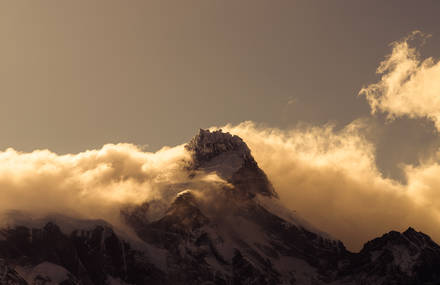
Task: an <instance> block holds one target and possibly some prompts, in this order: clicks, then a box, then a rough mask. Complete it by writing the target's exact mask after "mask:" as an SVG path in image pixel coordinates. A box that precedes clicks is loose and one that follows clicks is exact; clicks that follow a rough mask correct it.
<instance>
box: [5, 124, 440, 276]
mask: <svg viewBox="0 0 440 285" xmlns="http://www.w3.org/2000/svg"><path fill="white" fill-rule="evenodd" d="M186 148H187V150H188V151H190V152H191V154H192V156H193V162H192V163H193V164H192V166H191V167H190V169H188V173H189V175H188V177H189V178H188V179H189V181H190V180H191V179H193V178H192V176H191V172H197V171H199V172H204V173H211V172H215V173H216V174H217V175H218V176H219V177H221V178H222V179H224V180H225V181H227V182H228V183H229V184H231V185H232V189H231V187H229V188H228V187H216V188H215V191H214V192H212V191H211V192H212V193H211V192H210V194H209V197H208V198H207V197H206V196H205V195H204V193H203V192H201V191H194V190H191V189H190V187H189V188H188V189H187V190H184V191H181V192H180V193H179V194H178V195H176V196H175V197H174V200H173V201H172V202H171V203H169V204H167V206H168V208H167V210H166V211H165V213H164V214H163V215H161V216H160V217H159V218H157V219H150V218H149V211H150V210H151V207H152V205H151V202H148V201H145V202H144V203H142V204H140V205H139V206H130V207H127V208H124V209H122V210H121V217H122V218H123V220H124V221H125V224H126V225H127V226H128V227H129V228H130V229H131V230H132V231H133V232H134V233H133V234H134V235H135V236H136V240H137V241H136V242H134V241H133V240H131V239H130V241H127V240H128V238H127V240H124V238H122V237H121V236H118V235H117V234H116V233H115V231H114V230H113V229H112V228H111V227H110V226H103V225H96V226H94V227H91V228H90V227H87V228H78V229H76V230H73V231H71V232H69V233H67V232H63V231H61V229H60V227H59V226H58V225H57V224H55V223H53V222H49V223H47V224H45V225H44V226H43V227H30V226H20V225H16V226H14V227H7V228H4V229H1V230H0V284H20V285H21V284H23V285H24V284H47V285H49V284H64V285H68V284H87V285H92V284H94V285H98V284H99V285H101V284H205V285H206V284H225V285H229V284H234V285H240V284H257V285H259V284H261V285H263V284H264V285H266V284H299V285H302V284H310V285H318V284H333V285H336V284H353V285H355V284H362V285H363V284H379V285H386V284H440V246H438V245H437V244H436V243H435V242H433V241H432V240H431V239H430V238H429V237H428V236H427V235H425V234H423V233H421V232H417V231H415V230H414V229H412V228H409V229H408V230H407V231H405V232H403V233H399V232H395V231H392V232H389V233H387V234H385V235H383V236H382V237H380V238H376V239H374V240H372V241H369V242H367V243H366V244H365V245H364V247H363V249H362V250H361V251H360V252H359V253H351V252H349V251H347V250H346V248H345V247H344V245H343V244H342V242H340V241H338V240H334V239H332V238H329V237H328V236H327V235H325V234H323V233H319V232H317V231H316V230H312V229H310V228H309V227H308V226H306V225H303V224H302V223H301V222H299V221H297V220H295V219H294V218H292V217H290V216H285V215H283V214H281V212H277V211H276V209H277V207H281V205H279V204H270V205H272V206H270V205H269V204H266V203H275V202H276V200H277V198H276V197H277V195H276V193H275V191H274V189H273V188H272V185H271V184H270V182H269V180H268V179H267V176H266V175H265V174H264V172H263V171H262V170H261V169H260V168H259V167H258V164H257V163H256V162H255V160H254V158H253V157H252V155H251V152H250V150H249V148H248V147H247V146H246V144H245V143H244V142H243V141H242V140H241V139H240V138H238V137H236V136H232V135H230V134H227V133H226V134H225V133H223V132H221V131H216V132H209V131H204V130H201V131H200V133H199V134H198V135H197V136H196V137H195V138H194V139H193V140H192V141H191V142H190V143H189V144H188V145H187V146H186ZM188 185H191V183H188ZM179 189H180V188H179ZM273 205H275V206H273ZM277 213H279V214H277ZM139 244H140V245H141V246H140V245H139Z"/></svg>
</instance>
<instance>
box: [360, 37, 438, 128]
mask: <svg viewBox="0 0 440 285" xmlns="http://www.w3.org/2000/svg"><path fill="white" fill-rule="evenodd" d="M427 37H428V36H427V35H424V34H423V33H421V32H419V31H415V32H412V33H411V34H410V35H409V36H408V37H405V38H404V39H402V40H401V41H398V42H394V43H392V47H393V49H392V53H391V54H390V55H389V56H387V57H386V59H385V60H384V61H382V62H381V63H380V65H379V67H378V68H377V71H376V72H377V73H378V74H380V75H382V77H381V80H380V81H379V82H377V83H374V84H371V85H369V86H367V87H365V88H363V89H362V90H361V91H360V93H359V94H361V95H365V97H366V99H367V101H368V103H369V104H370V106H371V112H372V113H373V114H374V113H376V112H384V113H387V115H388V118H389V119H394V118H396V117H401V116H408V117H410V118H427V119H429V120H431V121H433V122H434V124H435V126H436V128H437V130H438V131H440V80H439V78H440V62H439V61H436V60H435V59H433V58H432V57H429V58H426V59H424V60H422V59H421V58H420V54H419V53H418V51H417V49H416V48H414V47H411V46H410V44H411V43H412V42H414V41H416V40H421V41H422V43H423V42H424V40H425V39H426V38H427Z"/></svg>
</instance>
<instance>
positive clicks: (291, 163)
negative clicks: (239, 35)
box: [222, 121, 440, 249]
mask: <svg viewBox="0 0 440 285" xmlns="http://www.w3.org/2000/svg"><path fill="white" fill-rule="evenodd" d="M365 127H366V126H365V125H364V123H363V122H362V121H355V122H353V123H351V124H350V125H348V126H346V127H345V128H344V129H343V130H340V131H336V130H335V129H334V127H333V126H331V125H327V126H322V127H305V128H296V129H292V130H279V129H275V128H267V127H266V128H264V127H258V126H257V125H256V124H254V123H252V122H245V123H242V124H239V125H236V126H231V125H228V126H225V127H222V128H223V129H225V130H227V131H229V132H231V133H233V134H236V135H239V136H240V137H242V138H243V139H244V141H245V142H247V143H248V145H249V147H250V148H251V150H252V153H253V155H254V157H255V159H256V160H257V161H258V163H259V165H260V167H261V168H262V169H263V170H264V171H265V172H266V173H267V174H268V176H269V178H270V179H271V181H272V183H273V184H274V187H275V189H276V191H277V192H278V193H279V195H280V200H281V202H282V203H284V204H285V205H286V206H287V207H289V208H290V209H293V210H296V211H297V212H298V213H299V215H301V216H303V217H304V218H306V219H307V220H308V221H310V222H311V223H312V224H314V225H315V226H316V227H317V228H319V229H321V230H324V231H327V232H328V233H330V234H332V235H333V236H335V237H336V238H339V239H341V240H342V241H344V243H345V244H346V245H347V246H348V247H349V248H351V249H359V248H360V246H361V245H362V244H363V243H364V242H366V241H367V240H368V239H371V238H374V237H377V236H378V235H381V234H383V233H385V232H388V231H390V230H393V229H394V230H405V229H406V228H407V227H409V226H413V227H416V228H417V229H419V230H422V231H424V232H426V233H428V234H430V235H431V236H432V237H433V238H435V239H436V240H437V241H440V227H439V224H440V193H438V191H437V189H438V185H440V164H439V163H437V162H434V161H430V162H426V163H422V164H421V165H420V166H417V167H415V166H412V165H407V166H405V167H404V171H405V175H406V176H407V179H408V183H407V184H401V183H400V182H398V181H395V180H392V179H387V178H384V177H383V175H382V174H381V173H380V171H379V170H378V169H377V167H376V163H375V155H374V153H375V148H374V145H372V144H371V143H370V142H369V141H367V140H366V139H365V138H364V137H363V135H362V133H363V130H364V128H365Z"/></svg>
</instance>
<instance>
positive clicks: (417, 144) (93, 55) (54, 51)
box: [0, 0, 440, 247]
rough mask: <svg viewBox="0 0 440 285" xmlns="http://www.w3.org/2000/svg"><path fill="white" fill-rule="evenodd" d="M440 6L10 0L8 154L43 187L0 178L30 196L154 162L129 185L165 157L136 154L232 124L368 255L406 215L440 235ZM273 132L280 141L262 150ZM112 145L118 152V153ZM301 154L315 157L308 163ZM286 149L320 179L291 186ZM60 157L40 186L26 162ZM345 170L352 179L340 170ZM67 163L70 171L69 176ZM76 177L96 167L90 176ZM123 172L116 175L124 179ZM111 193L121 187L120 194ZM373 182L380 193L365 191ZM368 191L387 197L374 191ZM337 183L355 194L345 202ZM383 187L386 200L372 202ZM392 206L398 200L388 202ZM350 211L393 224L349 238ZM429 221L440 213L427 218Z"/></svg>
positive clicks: (6, 33) (318, 219)
mask: <svg viewBox="0 0 440 285" xmlns="http://www.w3.org/2000/svg"><path fill="white" fill-rule="evenodd" d="M439 8H440V2H438V1H402V0H392V1H376V0H371V1H370V0H369V1H359V0H351V1H341V0H333V1H315V0H307V1H259V0H256V1H251V0H243V1H167V0H162V1H134V0H133V1H129V2H127V1H113V0H107V1H104V0H103V1H95V0H90V1H89V0H88V1H84V0H78V1H39V0H34V1H21V0H17V1H1V2H0V43H1V44H0V63H1V64H0V130H1V132H0V138H1V139H0V150H6V149H7V148H13V149H14V150H10V151H9V152H8V151H2V152H1V153H0V156H4V159H5V160H8V161H12V162H13V163H12V164H15V165H20V167H21V168H19V169H24V170H23V171H22V172H21V171H17V172H18V173H17V174H16V175H17V177H16V179H18V180H19V179H23V178H25V181H27V182H26V183H29V184H26V183H24V182H23V183H24V184H23V183H21V182H20V183H19V184H14V183H18V182H16V181H15V180H14V181H15V182H14V183H12V182H11V181H10V179H12V178H10V177H6V174H4V175H0V176H1V177H0V184H1V185H3V186H5V185H6V186H7V187H10V189H14V190H11V191H18V192H10V193H22V191H24V190H23V189H27V187H28V186H29V185H34V184H33V183H35V185H38V187H40V188H41V185H46V186H47V185H48V183H49V182H50V183H55V184H54V185H58V184H56V183H59V181H62V180H63V178H65V177H66V175H67V177H74V179H73V178H72V179H71V180H72V181H74V184H75V187H74V188H75V189H76V188H80V186H78V185H83V184H84V183H89V181H90V180H89V179H91V178H90V177H93V175H94V174H93V175H92V176H90V177H89V175H90V173H89V172H87V171H88V170H89V169H95V170H96V171H97V173H98V172H99V175H103V177H104V178H105V177H107V178H108V177H110V176H111V175H110V176H108V174H105V173H107V172H106V171H104V172H103V173H104V174H102V173H101V172H100V171H103V170H102V169H101V168H100V166H99V161H101V160H102V159H104V160H106V159H110V161H114V159H116V160H117V161H121V157H125V155H128V157H129V158H130V159H131V158H132V157H137V158H139V157H141V158H139V159H141V160H142V161H143V162H142V163H140V162H139V163H134V164H133V165H134V166H133V165H132V164H130V163H128V165H129V166H128V168H127V169H128V170H127V173H129V175H128V174H127V175H128V176H130V175H134V176H135V177H138V176H139V175H140V174H139V172H138V171H134V172H133V169H137V168H138V167H141V166H140V165H144V164H145V163H147V162H145V161H149V158H148V157H149V155H152V154H149V155H145V154H137V153H138V152H141V151H140V150H139V149H137V148H136V147H134V146H133V145H137V146H142V150H147V151H149V152H151V153H154V152H155V151H157V150H159V149H160V148H161V147H162V146H176V145H181V144H182V143H185V142H187V141H189V139H190V138H191V137H192V136H194V135H195V134H196V132H197V131H198V129H199V128H209V127H212V126H218V127H225V126H226V129H228V130H231V132H235V133H237V134H241V135H242V137H243V138H244V139H245V141H249V144H250V146H251V150H252V151H253V152H254V153H255V156H256V159H257V161H259V163H260V164H261V165H262V167H263V169H264V170H265V171H266V172H267V173H268V175H269V178H271V179H272V180H274V184H275V185H276V186H278V187H279V188H280V189H281V190H280V191H281V192H282V193H285V195H284V196H285V197H287V198H286V199H287V200H289V199H290V200H289V201H295V199H297V200H298V201H302V202H303V203H302V204H299V203H291V207H292V208H295V209H299V208H300V210H301V211H302V212H304V213H306V218H310V219H311V220H312V222H315V223H316V224H317V225H318V226H323V227H324V228H325V230H328V231H329V232H330V233H336V234H337V236H338V235H339V236H342V237H344V238H345V240H350V239H352V240H354V239H355V240H356V241H355V242H352V244H353V246H354V247H355V246H358V244H359V242H360V240H361V239H364V238H365V236H368V237H373V235H374V234H377V233H380V232H381V231H384V230H385V229H387V228H389V227H390V226H392V225H393V221H395V220H396V219H399V215H397V216H396V214H395V213H400V212H399V211H403V212H405V211H407V212H408V211H419V212H420V213H421V214H420V215H419V214H417V215H413V216H410V217H408V218H407V219H404V222H402V223H400V224H399V225H398V227H399V228H400V227H404V226H406V225H407V224H409V223H411V224H414V223H416V224H417V221H420V222H419V225H420V227H422V228H423V229H426V230H427V231H428V232H429V231H430V230H431V229H433V228H434V227H435V225H436V222H435V221H436V219H437V218H436V215H437V211H440V210H437V206H436V205H437V204H436V202H435V203H434V202H432V203H431V204H430V206H429V207H425V208H429V209H431V208H430V207H433V209H434V210H433V211H431V212H429V213H425V212H423V211H421V210H420V209H421V206H420V205H425V204H423V203H427V202H426V201H427V200H429V199H431V198H432V197H437V196H436V195H435V194H432V193H434V192H432V191H431V190H432V189H433V188H435V185H437V184H436V183H437V182H436V181H437V180H435V177H436V173H437V172H436V171H437V170H436V167H437V166H438V165H437V164H436V163H437V160H438V159H437V151H438V150H439V146H440V139H439V135H438V132H439V125H440V123H439V120H440V111H437V110H440V103H438V102H437V99H436V98H437V97H438V96H437V94H438V90H440V88H438V84H437V83H436V80H435V79H436V78H438V76H437V75H438V74H439V72H438V71H437V69H438V67H437V65H436V63H437V58H438V57H439V56H440V49H439V47H440V25H439V20H438V11H439ZM414 31H421V33H416V34H414ZM422 33H423V34H422ZM411 35H412V36H413V38H411ZM429 35H430V36H429ZM392 43H395V44H392ZM406 44H408V45H409V46H405V45H406ZM412 48H416V50H413V49H412ZM417 54H419V57H417ZM426 58H431V60H428V61H424V60H425V59H426ZM408 77H410V78H411V80H408ZM361 90H363V91H361ZM426 90H432V91H429V92H428V91H426ZM246 122H247V123H246ZM250 122H251V123H250ZM258 134H260V135H262V136H264V135H268V134H271V136H269V135H268V137H270V138H273V139H272V140H269V141H267V140H266V141H264V140H263V141H262V139H263V138H259V139H258V136H257V135H258ZM293 138H295V139H297V140H299V141H302V142H304V144H308V145H309V147H308V148H305V147H304V146H303V145H301V144H298V143H293V142H292V139H293ZM323 141H325V143H324V142H323ZM275 142H278V143H277V144H275ZM119 143H130V145H119ZM272 143H273V144H275V145H278V146H279V148H280V149H281V150H284V151H285V152H284V153H283V155H280V156H276V155H273V156H268V155H267V153H269V152H274V150H273V149H272V150H271V151H269V150H268V149H271V148H270V147H268V146H267V145H269V146H270V144H272ZM105 144H113V145H108V146H107V147H103V145H105ZM131 144H133V145H131ZM35 149H48V150H50V151H43V152H32V151H34V150H35ZM109 149H110V150H112V149H117V150H118V151H116V153H117V155H116V158H115V156H113V153H112V151H109ZM127 149H128V150H127ZM86 150H91V152H84V151H86ZM131 150H133V151H134V153H135V154H133V155H131V154H130V153H131ZM16 151H22V152H24V153H25V155H24V156H23V157H20V155H19V152H16ZM296 151H301V152H303V153H305V154H307V155H308V156H305V157H309V158H310V161H308V160H307V159H306V158H304V157H302V156H298V155H296V156H295V155H293V154H292V153H293V152H296ZM176 152H177V153H178V151H176ZM99 153H101V155H102V157H105V158H102V157H101V158H100V156H99V155H98V154H99ZM109 153H110V154H109ZM121 153H122V154H121ZM127 153H128V154H127ZM286 153H287V154H291V157H292V160H287V161H291V164H283V165H284V167H286V168H289V169H290V167H292V169H297V168H295V167H297V166H298V163H299V162H302V163H303V164H304V165H305V166H304V167H301V168H300V169H301V171H302V172H301V173H303V174H304V177H309V176H308V175H311V176H310V177H315V180H316V182H314V183H305V182H304V181H306V180H307V179H305V178H304V177H303V179H302V180H301V179H300V180H298V179H299V178H298V177H296V176H295V175H293V176H292V177H290V178H289V179H287V178H285V177H283V176H281V175H280V173H284V172H285V171H282V170H279V167H278V166H276V163H274V161H275V160H274V159H275V157H278V158H280V157H285V156H286ZM63 154H72V155H70V156H63ZM276 154H277V155H278V152H276ZM179 155H181V154H179ZM179 155H177V156H179ZM85 157H87V159H86V158H85ZM146 157H147V158H146ZM159 157H162V156H161V155H159ZM166 157H168V156H166ZM6 158H7V159H6ZM49 158H50V159H49ZM98 158H99V159H98ZM88 159H91V161H93V162H91V161H89V160H88ZM44 160H47V161H48V163H47V165H49V166H47V169H46V168H44V169H43V170H42V173H43V174H44V175H43V178H44V179H43V178H42V179H43V180H41V181H40V180H38V179H37V180H38V181H33V180H32V179H31V178H29V177H32V171H31V170H32V169H28V167H24V166H23V165H26V163H28V162H32V163H30V164H29V165H33V167H35V165H40V164H41V163H42V162H41V161H44ZM83 160H85V161H88V162H87V163H86V162H84V163H83V162H81V161H83ZM135 160H136V159H135ZM153 160H155V159H153ZM170 160H172V161H174V160H173V159H170ZM66 161H69V162H68V163H67V162H66ZM129 161H131V160H129ZM136 161H137V160H136ZM165 161H168V160H166V159H165ZM260 161H261V162H260ZM354 162H355V163H354ZM286 163H287V162H286ZM338 163H339V164H341V163H343V164H345V165H347V166H350V169H351V170H352V172H350V171H349V169H348V168H347V167H339V166H338V167H335V166H334V165H336V164H338ZM353 163H354V164H353ZM62 164H65V166H63V167H61V168H62V169H61V170H60V169H58V168H59V167H60V165H62ZM357 164H359V165H358V166H359V167H357V166H356V165H357ZM78 165H80V166H81V167H79V168H78ZM84 165H85V166H84ZM87 165H89V166H87ZM90 165H93V166H90ZM124 165H125V164H124ZM130 165H132V166H130ZM160 165H161V164H160ZM332 165H333V166H332ZM8 167H9V166H7V165H0V168H1V169H3V170H4V171H5V172H4V173H9V174H10V173H11V171H12V172H14V171H13V169H12V170H11V169H10V168H8ZM52 168H53V169H58V170H57V171H60V172H59V173H58V172H57V175H55V176H54V174H53V172H51V171H52V170H51V169H52ZM141 168H142V167H141ZM17 169H18V168H17ZM66 169H67V170H66ZM75 169H83V170H84V171H85V172H84V173H80V174H81V175H80V176H79V178H78V177H77V176H76V175H77V174H78V173H77V171H76V170H75ZM123 169H125V168H123ZM142 169H143V168H142ZM154 169H156V168H154ZM6 170H7V171H6ZM323 170H326V171H327V172H326V173H327V174H325V173H323ZM45 171H48V173H46V172H45ZM118 171H122V170H121V169H118ZM118 171H115V172H112V173H113V174H112V175H116V176H117V177H120V175H121V174H120V172H118ZM139 171H140V170H139ZM142 171H143V170H142ZM142 171H141V172H140V173H143V172H142ZM86 172H87V173H88V174H87V175H86V174H85V173H86ZM115 173H116V174H115ZM328 173H333V174H334V175H336V177H342V178H343V179H341V180H334V177H333V176H332V177H330V176H329V174H328ZM365 173H368V175H364V174H365ZM439 173H440V172H439ZM83 174H84V175H83ZM96 175H98V174H96ZM313 175H318V176H313ZM338 175H339V176H338ZM362 175H364V176H365V177H361V176H362ZM47 177H50V178H51V179H55V180H51V179H47ZM130 177H131V176H130ZM316 177H319V179H316ZM104 178H102V179H103V180H105V179H104ZM367 178H368V179H369V180H365V179H367ZM2 179H5V180H2ZM8 179H9V180H8ZM18 180H17V181H18ZM98 180H99V179H98ZM32 181H33V182H32ZM42 181H44V182H42ZM54 181H55V182H54ZM99 181H100V180H99ZM307 181H308V180H307ZM341 181H342V182H344V183H345V184H344V185H341V184H340V183H341ZM372 181H373V182H372ZM144 182H145V181H141V185H143V186H145V185H144V184H143V183H144ZM11 183H12V184H11ZM60 183H61V182H60ZM72 183H73V182H72ZM106 183H107V182H106ZM106 183H104V184H105V185H106V186H105V187H103V189H104V188H105V191H109V190H108V189H109V188H108V187H110V188H111V189H113V188H112V187H114V185H113V186H108V185H109V184H106ZM295 183H302V184H298V185H300V186H301V185H302V186H301V187H303V188H302V189H307V191H312V190H313V189H318V190H319V189H321V186H322V185H324V186H325V187H324V188H326V190H325V191H328V192H326V193H332V195H334V197H337V198H340V197H344V198H347V197H348V198H347V200H345V201H351V204H352V205H359V203H360V202H359V201H361V199H364V201H370V202H371V203H372V205H374V206H373V209H377V211H376V212H375V213H374V214H371V212H368V211H367V212H363V213H356V212H354V207H351V208H350V209H348V208H347V209H345V210H344V209H343V210H341V211H340V213H339V214H338V215H334V216H332V215H330V217H327V218H326V215H325V214H324V213H322V212H319V213H313V212H312V211H311V209H316V205H321V204H322V203H324V202H325V201H328V199H327V200H326V199H324V198H322V199H321V200H319V201H318V200H316V198H315V197H316V196H317V195H314V196H313V195H312V196H313V197H312V196H307V195H306V196H300V195H299V194H297V193H298V192H289V191H290V190H283V189H287V188H288V187H287V186H289V185H296V184H295ZM362 183H363V184H364V185H366V186H362V187H358V186H359V185H360V184H362ZM370 183H373V184H370ZM287 184H288V185H287ZM8 185H9V186H8ZM11 185H12V186H11ZM63 185H64V184H63ZM418 185H423V187H419V186H418ZM6 186H5V187H6ZM64 186H65V187H66V188H65V189H71V187H72V185H67V186H66V185H64ZM64 186H63V187H64ZM95 186H96V185H95ZM129 186H130V185H128V186H127V187H129ZM131 186H133V185H131ZM367 186H368V187H370V186H371V189H375V190H374V191H373V190H371V193H370V192H368V191H369V190H368V191H367V190H366V189H364V188H365V187H367ZM32 187H33V186H32ZM32 187H31V188H32ZM38 187H37V188H38ZM90 187H91V186H90ZM99 187H101V186H99ZM136 187H141V186H136ZM136 187H135V188H136ZM298 187H299V186H298ZM337 187H340V188H342V189H344V190H343V191H342V190H341V192H335V191H336V190H335V189H336V188H337ZM350 187H351V188H350ZM49 188H51V187H49ZM52 188H53V187H52ZM327 188H328V189H327ZM100 189H101V188H100ZM124 189H125V188H124ZM136 189H138V188H136ZM311 189H312V190H311ZM348 189H357V190H356V191H352V192H346V191H349V190H348ZM381 189H387V190H381ZM426 189H428V190H429V191H428V192H429V194H426V193H425V192H423V191H425V190H426ZM48 191H49V190H48ZM105 191H104V192H105ZM112 191H113V190H112ZM381 191H385V192H386V193H389V192H391V193H392V194H389V195H388V194H383V193H382V192H381ZM422 192H423V193H425V194H421V193H422ZM428 192H427V193H428ZM5 193H6V192H5ZM135 193H137V192H136V191H135ZM347 193H355V194H354V195H351V194H350V195H347ZM377 193H380V197H382V198H380V199H379V198H377V197H375V198H371V195H375V194H377ZM396 193H397V194H396ZM402 193H405V194H402ZM408 193H412V194H408ZM315 194H316V193H315ZM115 195H116V194H115ZM130 195H131V194H130ZM130 195H128V196H126V195H124V198H123V199H122V198H120V197H118V199H119V200H121V201H122V200H123V201H124V202H125V201H127V200H130V199H132V196H133V195H135V194H133V195H131V196H130ZM356 195H357V196H356ZM402 195H403V196H404V197H403V198H402V197H401V196H402ZM405 195H406V196H405ZM432 195H433V196H432ZM135 196H136V195H135ZM431 196H432V197H431ZM9 197H13V196H9ZM16 197H21V196H20V195H18V194H17V196H16ZM54 197H57V196H56V195H55V196H54ZM355 197H357V198H355ZM396 197H397V198H396ZM428 197H431V198H429V199H428ZM367 198H371V199H370V200H365V199H367ZM54 199H55V198H54ZM60 199H61V198H60ZM115 199H116V198H115ZM118 199H117V200H118ZM356 199H357V200H356ZM402 199H403V200H402ZM119 200H118V201H119ZM354 200H356V201H357V202H353V201H354ZM390 200H393V201H396V202H395V203H388V204H387V203H385V201H390ZM415 200H417V201H418V203H419V202H420V203H421V204H417V205H415V204H413V201H415ZM439 200H440V199H439ZM14 201H15V200H14V198H11V203H13V202H14ZM29 201H32V199H31V200H29ZM54 201H57V200H56V199H55V200H54ZM289 201H288V202H286V203H287V204H289V203H290V202H289ZM402 201H403V202H402ZM432 201H437V200H436V198H435V199H432ZM23 203H25V202H23ZM54 203H55V202H54ZM109 203H110V202H109ZM390 204H392V205H396V206H395V207H394V206H390ZM302 205H303V206H302ZM337 205H338V204H337V203H334V206H335V208H334V209H337V207H336V206H337ZM339 206H340V207H339V208H341V207H342V206H341V205H339ZM425 206H426V205H425ZM87 207H90V205H89V204H87ZM375 207H377V208H375ZM387 207H390V208H391V209H394V210H395V212H393V213H391V214H390V213H388V212H386V208H387ZM104 208H105V207H104ZM342 208H343V207H342ZM330 209H333V208H331V207H330ZM414 209H416V210H414ZM439 209H440V208H439ZM103 211H104V210H103ZM384 211H385V212H384ZM390 211H391V210H390ZM422 213H424V214H426V215H425V216H423V215H422ZM367 214H370V216H372V217H373V218H369V217H367V216H368V215H367ZM344 215H352V216H353V217H355V218H357V219H361V221H364V222H366V223H367V222H370V223H374V222H377V221H378V220H380V219H383V217H384V216H386V217H388V218H387V219H385V220H386V222H384V223H382V224H381V225H380V226H378V227H373V226H370V227H368V226H366V229H365V230H362V229H359V235H362V236H357V237H353V236H351V235H350V233H348V232H347V229H350V227H352V226H353V224H354V223H355V220H354V218H353V219H352V220H348V221H346V223H343V224H341V226H339V225H338V224H337V223H336V222H337V221H338V219H339V221H340V220H341V219H344V217H346V216H344ZM421 216H423V217H428V216H429V217H431V216H432V218H426V220H427V221H423V222H422V221H421V220H422V219H424V218H421ZM343 227H344V228H343ZM432 231H433V232H434V230H432ZM435 233H436V236H437V237H438V238H440V233H438V232H436V231H435Z"/></svg>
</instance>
